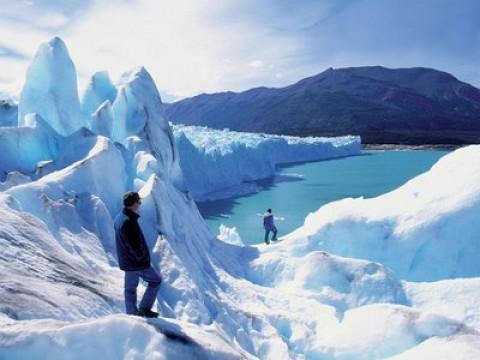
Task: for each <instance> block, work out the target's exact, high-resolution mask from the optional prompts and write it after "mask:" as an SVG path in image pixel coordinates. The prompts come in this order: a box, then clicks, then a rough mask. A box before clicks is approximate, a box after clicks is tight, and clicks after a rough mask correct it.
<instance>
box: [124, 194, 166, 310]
mask: <svg viewBox="0 0 480 360" xmlns="http://www.w3.org/2000/svg"><path fill="white" fill-rule="evenodd" d="M141 204H142V201H141V199H140V195H139V194H138V193H137V192H133V191H130V192H127V193H126V194H125V195H123V205H124V208H123V210H122V212H121V213H120V214H118V215H117V217H116V218H115V240H116V244H117V255H118V264H119V266H120V269H122V270H123V271H125V289H124V295H125V309H126V312H127V314H130V315H138V316H143V317H158V313H157V312H155V311H152V310H151V309H152V306H153V303H154V302H155V298H156V296H157V292H158V290H159V288H160V283H161V282H162V279H161V277H160V275H158V274H157V272H156V271H155V270H154V269H153V267H152V266H151V264H150V253H149V251H148V246H147V243H146V242H145V238H144V236H143V233H142V229H140V225H139V224H138V218H139V217H140V215H139V214H138V209H139V207H140V205H141ZM140 278H142V279H143V280H144V281H146V282H147V284H148V286H147V289H146V290H145V294H144V295H143V298H142V301H141V302H140V306H139V307H138V308H137V286H138V282H139V279H140Z"/></svg>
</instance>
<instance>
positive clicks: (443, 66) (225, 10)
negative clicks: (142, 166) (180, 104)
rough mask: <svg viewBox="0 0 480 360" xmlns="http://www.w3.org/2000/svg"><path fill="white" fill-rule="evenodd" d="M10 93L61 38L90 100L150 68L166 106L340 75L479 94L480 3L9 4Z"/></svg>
mask: <svg viewBox="0 0 480 360" xmlns="http://www.w3.org/2000/svg"><path fill="white" fill-rule="evenodd" d="M0 9H1V10H0V69H2V70H1V71H0V92H6V93H9V94H11V95H18V94H19V93H20V91H21V88H22V86H23V83H24V81H25V74H26V70H27V67H28V64H29V63H30V61H31V59H32V58H33V56H34V55H35V52H36V50H37V49H38V47H39V45H40V44H41V43H42V42H46V41H48V40H49V39H51V38H52V37H54V36H60V37H61V38H62V39H63V40H64V41H65V42H66V44H67V47H68V49H69V52H70V55H71V57H72V59H73V61H74V63H75V65H76V69H77V74H78V78H79V87H80V91H82V89H83V88H84V87H85V86H86V84H87V83H88V79H89V78H90V76H91V75H92V74H93V73H94V72H95V71H100V70H107V71H108V72H109V73H110V75H111V77H112V79H113V80H116V79H117V78H118V77H119V76H120V75H121V73H122V72H124V71H127V70H129V69H132V68H134V67H137V66H140V65H143V66H145V67H146V68H147V70H148V71H149V72H150V73H151V75H152V76H153V78H154V79H155V82H156V84H157V87H158V88H159V90H160V93H161V96H162V99H163V100H164V101H174V100H179V99H182V98H184V97H190V96H193V95H197V94H200V93H212V92H219V91H242V90H246V89H249V88H252V87H257V86H269V87H281V86H285V85H289V84H292V83H294V82H296V81H298V80H300V79H302V78H305V77H308V76H312V75H315V74H317V73H320V72H322V71H324V70H325V69H327V68H329V67H333V68H341V67H348V66H366V65H382V66H386V67H392V68H399V67H414V66H423V67H430V68H435V69H438V70H442V71H447V72H449V73H451V74H453V75H454V76H456V77H457V78H458V79H460V80H462V81H465V82H468V83H471V84H472V85H474V86H476V87H480V21H479V20H478V19H480V1H479V0H316V1H314V0H295V1H293V0H290V1H287V0H108V1H107V0H68V1H53V0H0Z"/></svg>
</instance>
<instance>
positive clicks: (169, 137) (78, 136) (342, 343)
mask: <svg viewBox="0 0 480 360" xmlns="http://www.w3.org/2000/svg"><path fill="white" fill-rule="evenodd" d="M52 64H55V66H53V65H52ZM59 67H62V69H60V70H61V73H62V74H64V75H65V79H70V80H69V81H66V82H65V81H64V83H62V84H61V86H60V85H58V86H56V83H57V82H58V81H59V79H58V76H56V75H55V74H53V73H52V72H55V71H57V69H58V68H59ZM31 69H35V70H34V71H32V70H30V71H29V73H28V76H27V80H26V81H27V83H26V86H25V88H24V92H26V94H24V93H22V96H21V98H20V103H19V110H20V109H26V110H22V111H19V113H20V114H24V113H27V114H26V117H24V118H23V120H22V121H19V124H21V125H22V126H20V127H9V128H3V129H0V136H3V138H4V139H10V138H11V137H14V139H15V141H11V142H7V143H5V144H4V143H3V142H2V146H5V147H6V148H9V149H11V152H10V154H16V156H13V155H12V156H11V157H9V158H8V159H7V158H5V157H3V156H2V164H8V172H9V174H8V176H7V177H6V179H7V181H6V182H5V183H3V188H2V192H1V193H0V275H1V276H0V359H4V358H5V359H27V358H28V359H36V358H40V359H42V358H48V359H52V358H53V359H55V358H58V359H65V358H69V359H90V358H97V357H98V355H100V358H102V359H119V358H127V359H143V358H149V359H179V358H182V359H257V358H259V359H384V358H395V359H439V358H444V359H475V358H480V333H479V332H480V309H479V307H478V303H479V302H480V278H479V276H480V268H479V267H478V256H476V255H478V251H479V248H480V244H479V242H478V239H479V235H480V231H479V228H478V224H477V223H478V221H476V218H473V214H478V210H479V209H478V207H479V205H478V204H479V193H480V181H479V180H480V178H479V173H480V161H478V159H480V147H479V146H471V147H467V148H464V149H460V150H458V151H456V152H454V153H451V154H449V155H447V156H445V157H444V158H442V159H441V160H440V161H439V162H438V163H437V164H436V165H435V166H434V167H433V168H432V170H431V171H429V172H427V173H425V174H423V175H421V176H419V177H417V178H415V179H413V180H412V181H410V182H409V183H407V184H406V185H404V186H403V187H401V188H399V189H397V190H395V191H393V192H391V193H389V194H385V195H383V196H380V197H378V198H375V199H370V200H363V199H355V200H353V199H347V200H342V201H339V202H335V203H332V204H328V205H326V206H324V207H322V208H321V209H319V210H318V211H317V212H316V213H314V214H311V215H310V216H309V217H308V218H307V219H306V222H305V225H304V226H303V227H301V228H299V229H298V230H297V231H295V232H294V233H292V234H290V235H288V236H286V237H285V239H284V240H283V241H282V242H280V243H278V244H275V245H271V246H269V247H266V246H257V247H240V246H234V245H230V244H227V243H225V242H222V241H219V240H217V239H216V238H215V237H214V235H212V234H211V233H210V231H209V230H208V228H207V226H206V225H205V223H204V221H203V219H202V218H201V216H200V214H199V212H198V210H197V208H196V205H195V202H194V201H193V199H192V197H191V196H190V193H189V192H188V185H187V182H186V181H185V178H184V176H183V175H182V171H181V168H180V162H179V151H178V147H177V144H176V141H175V136H174V134H173V132H172V130H171V128H170V126H169V124H168V122H167V120H166V119H165V117H164V116H163V108H162V104H161V100H160V96H159V94H158V91H157V90H156V87H155V84H154V83H153V81H152V79H151V77H150V75H149V74H148V72H147V71H146V70H145V69H143V68H138V69H135V70H133V71H131V72H128V73H126V74H125V75H124V76H122V78H121V79H120V80H119V81H118V82H117V83H116V85H113V84H112V83H111V82H110V81H109V80H107V78H106V77H105V74H102V75H96V76H94V77H93V78H92V84H91V86H89V88H88V90H87V92H86V93H85V94H84V95H83V97H82V101H81V102H79V103H77V102H76V101H75V99H74V98H73V99H72V97H71V94H72V93H73V92H74V91H75V90H74V88H75V86H76V84H75V81H73V80H72V79H74V77H72V76H71V75H72V74H71V72H72V71H73V72H74V67H73V66H72V63H71V60H70V57H69V55H68V51H67V50H66V47H65V46H64V44H63V42H62V41H61V40H60V39H58V38H57V39H54V40H52V41H50V42H49V43H46V44H43V45H42V46H41V48H40V50H39V55H38V56H37V57H36V58H35V60H34V66H32V67H31ZM38 79H40V80H42V79H49V81H48V82H46V83H45V86H42V81H43V80H42V81H40V82H38V81H39V80H38ZM32 82H33V83H32ZM59 89H63V90H65V93H64V95H62V96H67V95H66V94H70V95H68V97H66V99H65V100H63V98H59V97H58V91H57V90H59ZM112 98H113V100H111V99H112ZM35 99H42V101H38V102H36V101H35ZM62 101H68V102H69V106H71V107H73V108H72V109H69V111H68V112H64V111H62V109H64V107H63V106H64V105H65V104H62V106H60V103H61V102H62ZM112 101H113V102H112ZM92 104H93V105H92ZM95 104H98V109H96V110H95V111H94V112H93V115H92V116H90V117H88V116H86V115H85V113H87V114H88V113H90V114H91V109H92V107H93V108H94V107H95ZM86 109H87V110H86ZM88 109H90V110H88ZM31 111H34V112H35V113H36V115H33V114H31V113H30V112H31ZM65 114H74V116H75V117H77V116H78V117H79V118H75V120H74V121H73V122H71V123H70V122H69V121H70V116H69V115H68V116H67V115H65ZM78 119H80V120H79V123H77V120H78ZM6 134H8V136H7V135H6ZM99 134H100V135H99ZM13 150H15V151H13ZM40 150H41V152H40V154H41V155H39V152H38V151H40ZM467 164H468V166H467ZM2 166H3V165H2ZM445 179H448V182H447V183H446V182H445ZM130 189H137V190H139V191H140V193H141V196H142V197H143V198H144V201H143V205H142V209H141V225H142V228H143V229H144V232H145V235H146V238H147V240H148V242H149V246H150V248H151V252H152V263H153V266H154V267H155V268H157V270H158V271H159V272H160V273H161V275H162V278H163V283H162V286H161V289H160V293H159V296H158V299H157V300H158V302H157V304H158V310H159V311H160V312H161V314H162V317H161V318H159V319H156V320H145V319H141V318H137V317H131V316H126V315H123V314H122V313H123V303H122V302H123V301H122V299H123V294H122V292H123V289H122V280H123V273H122V272H121V271H120V270H118V268H117V267H116V266H115V265H116V260H115V254H114V253H115V249H114V238H113V224H112V217H113V216H114V215H115V214H116V213H117V212H118V211H119V210H120V208H121V200H120V199H121V195H122V193H123V192H124V191H126V190H130ZM160 232H161V233H163V235H161V234H160ZM434 244H436V245H437V246H433V245H434ZM380 250H382V251H380ZM326 251H329V252H326ZM448 252H450V255H451V256H452V258H453V260H450V258H449V257H448V256H447V253H448ZM395 254H396V256H394V255H395ZM346 256H349V257H346ZM475 256H476V257H475ZM352 257H357V258H356V259H354V258H352ZM428 259H432V261H431V262H429V261H428ZM382 262H383V263H382ZM443 262H445V263H443ZM452 277H455V278H457V277H458V279H450V278H452ZM460 277H469V278H460ZM411 280H418V281H419V282H410V281H411ZM431 280H439V281H434V282H426V281H431ZM452 304H454V305H453V306H452Z"/></svg>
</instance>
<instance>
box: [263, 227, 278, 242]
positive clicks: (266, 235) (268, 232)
mask: <svg viewBox="0 0 480 360" xmlns="http://www.w3.org/2000/svg"><path fill="white" fill-rule="evenodd" d="M270 231H271V232H273V236H272V241H276V240H277V229H275V228H273V229H272V230H269V229H265V244H270V240H268V235H270Z"/></svg>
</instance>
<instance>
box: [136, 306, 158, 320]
mask: <svg viewBox="0 0 480 360" xmlns="http://www.w3.org/2000/svg"><path fill="white" fill-rule="evenodd" d="M137 315H138V316H141V317H145V318H157V317H158V313H157V312H155V311H152V310H149V309H144V308H140V309H138V311H137Z"/></svg>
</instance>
